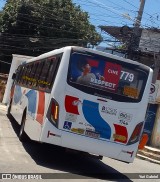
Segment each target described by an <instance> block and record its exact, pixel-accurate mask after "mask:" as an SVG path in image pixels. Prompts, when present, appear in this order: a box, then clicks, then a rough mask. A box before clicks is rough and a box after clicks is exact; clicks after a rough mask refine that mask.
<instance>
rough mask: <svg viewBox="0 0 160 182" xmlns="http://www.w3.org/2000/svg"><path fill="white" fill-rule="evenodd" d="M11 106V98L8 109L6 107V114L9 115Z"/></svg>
mask: <svg viewBox="0 0 160 182" xmlns="http://www.w3.org/2000/svg"><path fill="white" fill-rule="evenodd" d="M11 107H12V100H11V101H10V103H9V106H8V109H7V116H11Z"/></svg>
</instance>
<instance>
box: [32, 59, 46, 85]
mask: <svg viewBox="0 0 160 182" xmlns="http://www.w3.org/2000/svg"><path fill="white" fill-rule="evenodd" d="M43 65H44V62H39V63H38V64H37V66H38V67H37V69H36V73H35V76H34V78H35V79H36V83H35V85H34V86H35V87H39V82H40V81H39V79H40V75H41V72H42V69H43Z"/></svg>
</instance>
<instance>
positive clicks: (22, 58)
mask: <svg viewBox="0 0 160 182" xmlns="http://www.w3.org/2000/svg"><path fill="white" fill-rule="evenodd" d="M12 56H13V58H12V63H11V67H10V72H9V75H8V80H7V85H6V89H5V93H4V96H3V101H2V103H4V104H8V102H9V96H10V90H11V86H12V83H13V80H12V75H13V73H14V72H15V70H16V69H17V67H18V66H19V65H20V64H21V62H22V61H26V60H28V59H31V58H33V57H31V56H24V55H18V54H12Z"/></svg>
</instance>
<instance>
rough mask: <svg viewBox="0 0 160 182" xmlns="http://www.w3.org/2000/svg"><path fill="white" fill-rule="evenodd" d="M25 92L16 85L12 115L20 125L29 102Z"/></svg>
mask: <svg viewBox="0 0 160 182" xmlns="http://www.w3.org/2000/svg"><path fill="white" fill-rule="evenodd" d="M23 91H24V89H23V88H22V87H20V86H19V85H15V87H14V95H13V98H12V106H11V114H12V116H13V117H14V119H15V120H16V121H17V122H18V124H21V121H22V115H23V112H24V109H25V107H26V105H28V101H27V99H26V98H25V97H24V94H23Z"/></svg>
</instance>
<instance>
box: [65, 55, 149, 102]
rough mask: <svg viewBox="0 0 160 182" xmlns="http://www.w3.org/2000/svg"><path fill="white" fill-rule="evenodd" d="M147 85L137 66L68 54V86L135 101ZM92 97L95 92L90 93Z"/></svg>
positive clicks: (105, 58)
mask: <svg viewBox="0 0 160 182" xmlns="http://www.w3.org/2000/svg"><path fill="white" fill-rule="evenodd" d="M146 81H147V72H146V71H145V70H142V69H140V67H139V66H137V65H132V64H129V63H124V62H122V61H118V60H114V59H111V58H107V57H103V56H97V55H95V54H86V53H78V52H72V54H71V57H70V68H69V73H68V82H69V83H70V84H72V86H75V87H77V86H78V87H77V88H78V89H80V90H81V88H82V87H83V91H85V92H88V91H89V90H88V89H89V88H92V89H94V90H95V91H96V90H101V91H103V94H104V93H106V94H107V93H110V94H116V95H119V96H123V97H126V98H132V99H133V100H139V99H140V97H141V95H142V93H143V90H144V87H145V84H146ZM94 93H95V92H94Z"/></svg>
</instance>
